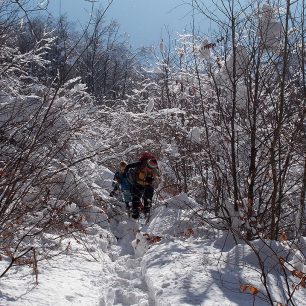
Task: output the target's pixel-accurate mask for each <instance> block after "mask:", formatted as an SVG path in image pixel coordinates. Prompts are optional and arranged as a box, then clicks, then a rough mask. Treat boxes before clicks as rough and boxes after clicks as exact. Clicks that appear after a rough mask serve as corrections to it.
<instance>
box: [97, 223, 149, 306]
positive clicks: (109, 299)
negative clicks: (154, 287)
mask: <svg viewBox="0 0 306 306" xmlns="http://www.w3.org/2000/svg"><path fill="white" fill-rule="evenodd" d="M112 227H113V228H114V232H115V233H116V236H117V238H118V245H115V246H113V247H112V249H111V251H110V254H109V256H110V258H111V259H112V261H111V262H109V263H108V264H107V265H106V266H105V267H104V273H105V274H106V275H111V278H110V277H109V276H108V277H107V278H106V279H105V278H103V275H101V279H102V280H103V279H104V284H103V292H102V293H101V295H100V304H99V306H112V305H118V306H119V305H122V306H132V305H135V306H136V305H137V306H153V305H155V304H154V302H153V300H152V299H151V298H150V295H149V293H148V288H147V285H146V282H145V280H144V278H143V276H142V272H141V260H142V258H141V257H140V258H136V257H135V255H134V250H133V247H132V245H131V242H132V240H134V239H135V235H136V232H137V230H138V224H137V223H135V222H134V221H132V220H126V221H123V222H120V223H119V222H114V224H113V225H112Z"/></svg>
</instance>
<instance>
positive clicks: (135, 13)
mask: <svg viewBox="0 0 306 306" xmlns="http://www.w3.org/2000/svg"><path fill="white" fill-rule="evenodd" d="M186 2H188V0H187V1H185V3H186ZM107 3H108V1H107V0H98V1H97V2H96V3H95V6H96V7H98V6H99V5H102V6H106V4H107ZM182 3H183V0H114V2H113V4H112V5H111V7H110V9H109V11H108V13H107V18H108V19H109V20H110V19H115V20H117V21H118V22H119V24H120V29H121V32H122V33H124V32H126V33H128V34H129V36H130V42H131V44H132V46H133V47H135V48H138V47H141V46H151V45H155V44H157V43H158V42H159V41H160V38H161V37H165V38H166V39H167V36H168V35H167V29H169V31H170V33H171V34H172V36H175V33H176V32H180V33H181V32H183V31H184V29H185V28H186V27H187V28H188V29H190V28H191V23H192V17H191V16H192V13H191V7H190V6H188V5H187V4H182ZM90 8H91V4H90V3H89V2H87V1H85V0H50V4H49V11H50V12H51V13H52V14H53V15H54V16H58V15H59V13H60V12H61V13H62V14H67V16H68V18H69V19H70V20H72V21H75V22H77V23H78V22H79V23H81V24H84V23H85V22H86V21H87V20H88V19H89V13H90ZM197 24H198V26H200V27H201V28H202V27H203V29H202V31H204V32H205V31H206V29H205V28H204V27H206V28H207V26H208V24H209V23H208V22H207V21H205V20H204V18H201V17H198V23H197Z"/></svg>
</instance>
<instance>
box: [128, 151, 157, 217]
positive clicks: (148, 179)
mask: <svg viewBox="0 0 306 306" xmlns="http://www.w3.org/2000/svg"><path fill="white" fill-rule="evenodd" d="M124 175H127V176H128V177H129V180H130V182H131V185H132V186H131V192H132V218H134V219H138V218H139V209H140V206H141V199H143V205H144V208H143V212H144V215H145V217H146V218H148V217H149V215H150V209H151V204H152V198H153V194H154V187H153V182H154V180H155V178H156V177H157V176H158V175H159V171H158V164H157V160H156V158H155V157H154V156H153V155H152V154H151V153H148V152H145V153H144V154H143V155H142V156H141V158H140V159H139V161H138V162H135V163H132V164H129V165H127V166H126V167H125V170H124Z"/></svg>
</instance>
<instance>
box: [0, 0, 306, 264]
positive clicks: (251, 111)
mask: <svg viewBox="0 0 306 306" xmlns="http://www.w3.org/2000/svg"><path fill="white" fill-rule="evenodd" d="M18 3H19V5H17V2H16V3H15V5H14V3H13V2H11V1H0V4H1V6H0V42H1V44H0V88H1V89H0V148H1V153H0V160H2V161H3V166H4V174H2V176H1V179H0V189H1V196H0V239H1V244H0V245H1V249H0V252H1V253H3V254H5V255H6V256H9V257H10V258H11V262H12V263H14V262H15V261H16V259H17V258H19V257H20V256H23V255H25V254H28V253H30V252H31V251H32V250H33V248H34V247H33V245H35V248H38V249H39V247H40V245H39V243H38V241H39V240H40V239H42V237H43V236H45V235H47V234H48V233H50V232H56V233H58V234H67V228H69V229H73V230H75V229H77V228H78V227H79V226H80V224H82V220H83V219H82V218H83V216H86V214H87V217H88V218H89V217H90V216H92V215H90V214H89V213H88V212H92V211H93V207H94V206H95V205H96V204H97V201H99V199H98V197H97V194H96V193H95V188H97V186H98V185H99V186H100V187H103V182H101V177H100V176H99V175H100V173H99V172H100V171H101V168H99V167H101V165H103V166H107V167H110V168H111V169H114V167H115V165H116V163H117V162H118V161H119V160H121V159H126V160H127V161H133V160H135V158H136V157H137V154H138V153H139V152H140V151H143V150H150V151H153V152H155V153H156V154H157V155H158V158H159V160H160V165H161V170H162V179H161V183H160V186H159V189H158V192H157V198H158V199H162V198H164V197H168V196H171V195H175V194H177V193H179V192H186V193H188V194H189V195H190V196H192V197H194V198H195V199H196V200H197V202H198V203H199V204H200V205H201V209H200V210H198V211H195V215H196V216H197V217H200V218H202V219H204V220H205V221H207V222H209V223H211V224H215V223H213V222H212V220H211V219H210V220H208V219H206V218H204V214H203V212H204V211H210V212H213V216H214V218H213V219H216V220H219V221H221V223H220V222H218V225H219V226H220V224H221V226H222V228H229V229H231V230H232V231H233V232H235V233H236V234H237V235H238V236H240V237H244V238H245V239H247V240H252V239H254V238H258V237H260V238H269V239H273V240H278V239H279V238H280V237H284V235H287V236H290V238H298V237H299V236H300V235H305V186H306V168H305V167H306V159H305V158H306V156H305V149H306V148H305V144H306V141H305V119H304V118H305V93H306V91H305V90H306V87H305V3H304V1H299V2H296V3H293V4H292V3H291V2H290V1H289V0H288V1H286V2H285V3H284V5H283V6H281V5H280V4H281V3H275V4H274V5H261V4H260V3H257V2H256V3H253V4H248V3H245V5H244V6H243V5H242V4H240V3H237V2H236V1H228V2H226V1H224V2H222V5H221V6H220V7H219V8H218V9H219V11H220V13H223V16H222V17H220V15H218V16H219V17H218V18H219V19H218V20H216V21H217V24H218V28H217V30H216V32H215V35H210V38H209V39H208V38H207V37H206V38H205V37H204V35H200V34H199V33H197V34H196V33H191V34H184V35H179V36H178V37H176V38H175V39H174V38H173V40H172V41H170V42H169V43H166V42H161V44H160V46H159V50H157V49H156V50H155V53H154V56H155V60H156V63H155V64H154V65H153V67H150V68H148V67H147V66H146V65H144V58H140V55H141V54H136V53H135V52H134V51H133V50H132V49H131V48H130V47H128V42H126V41H125V40H124V39H122V38H121V37H120V35H119V26H118V25H117V24H116V23H115V22H112V23H110V24H106V23H104V18H103V17H104V12H103V11H98V12H97V13H96V15H95V17H93V18H92V20H91V21H90V23H89V26H88V27H87V28H86V29H84V31H83V32H82V33H78V32H77V31H75V30H73V29H72V28H71V26H70V25H69V23H68V22H67V20H65V19H64V18H61V19H60V20H59V21H55V20H53V19H51V18H49V19H48V20H46V19H44V18H43V17H37V16H36V17H35V18H32V16H30V15H29V14H26V15H22V14H24V12H28V11H27V8H26V7H25V6H21V5H20V4H21V3H22V1H18ZM193 3H194V8H195V9H197V10H199V11H200V12H201V13H203V14H208V13H207V12H209V10H208V8H206V7H205V3H201V2H200V1H193ZM21 8H23V10H21ZM21 16H22V17H21ZM210 17H211V18H212V17H213V13H211V15H210ZM157 198H156V199H157ZM156 203H157V200H156ZM210 216H211V215H210ZM68 232H69V231H68ZM40 250H41V249H40ZM38 252H39V251H38ZM41 254H42V255H41V256H42V257H43V252H42V251H41Z"/></svg>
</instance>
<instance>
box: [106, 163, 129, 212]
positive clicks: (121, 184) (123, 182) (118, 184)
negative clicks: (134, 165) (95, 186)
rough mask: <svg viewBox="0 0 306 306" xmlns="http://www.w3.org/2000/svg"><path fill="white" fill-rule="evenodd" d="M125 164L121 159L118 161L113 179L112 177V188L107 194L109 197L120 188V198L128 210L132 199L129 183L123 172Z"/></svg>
mask: <svg viewBox="0 0 306 306" xmlns="http://www.w3.org/2000/svg"><path fill="white" fill-rule="evenodd" d="M126 166H127V163H126V162H124V161H121V162H120V163H119V170H118V171H116V173H115V176H114V179H113V183H112V186H113V190H112V191H111V193H110V194H109V195H110V196H111V197H113V196H114V195H115V193H116V192H117V190H121V192H122V198H123V201H124V202H125V206H126V209H127V210H128V211H129V210H130V209H131V206H130V204H129V203H130V202H131V201H132V195H131V183H130V181H129V179H128V177H127V176H126V175H125V174H124V170H125V168H126Z"/></svg>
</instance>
